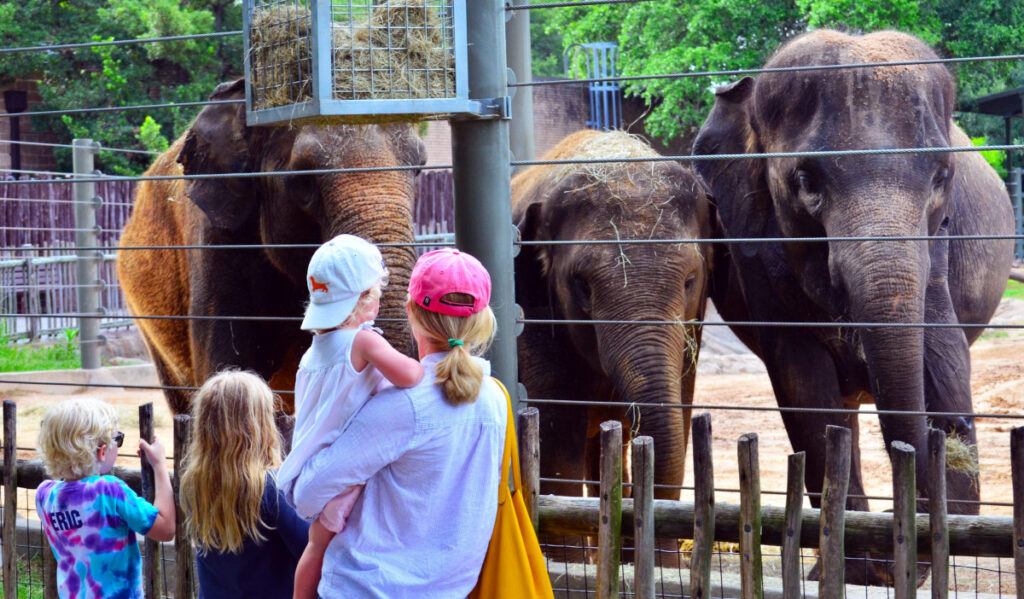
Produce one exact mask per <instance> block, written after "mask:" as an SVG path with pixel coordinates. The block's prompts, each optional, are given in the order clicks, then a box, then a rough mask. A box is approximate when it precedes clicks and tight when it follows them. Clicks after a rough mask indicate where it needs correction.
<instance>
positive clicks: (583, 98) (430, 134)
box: [423, 77, 590, 164]
mask: <svg viewBox="0 0 1024 599" xmlns="http://www.w3.org/2000/svg"><path fill="white" fill-rule="evenodd" d="M535 79H536V80H539V81H543V80H546V79H550V78H549V77H536V78H535ZM589 110H590V109H589V106H588V104H587V88H586V87H585V86H583V85H540V86H536V87H534V88H533V145H534V152H535V153H536V155H537V156H538V157H540V156H543V155H544V153H545V152H547V151H548V150H550V149H551V148H553V147H554V146H555V144H557V143H558V142H560V141H562V139H563V138H564V137H565V136H566V135H569V134H570V133H573V132H576V131H579V130H580V129H582V128H584V127H585V126H586V122H587V112H588V111H589ZM513 118H515V115H513ZM423 143H424V144H426V146H427V164H451V163H452V137H451V128H450V127H449V126H448V122H447V121H431V122H430V125H429V126H428V128H427V135H426V137H424V138H423Z"/></svg>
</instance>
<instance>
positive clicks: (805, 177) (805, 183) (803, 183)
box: [796, 170, 817, 193]
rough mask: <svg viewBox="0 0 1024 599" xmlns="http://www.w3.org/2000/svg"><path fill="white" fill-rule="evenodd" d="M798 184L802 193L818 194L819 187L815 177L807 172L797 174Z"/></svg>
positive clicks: (801, 171)
mask: <svg viewBox="0 0 1024 599" xmlns="http://www.w3.org/2000/svg"><path fill="white" fill-rule="evenodd" d="M796 182H797V185H799V186H800V191H802V192H804V193H816V192H817V187H816V185H815V181H814V177H812V176H811V173H809V172H807V171H803V170H800V171H797V172H796Z"/></svg>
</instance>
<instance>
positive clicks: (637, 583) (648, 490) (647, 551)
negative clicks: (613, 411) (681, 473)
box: [630, 436, 654, 599]
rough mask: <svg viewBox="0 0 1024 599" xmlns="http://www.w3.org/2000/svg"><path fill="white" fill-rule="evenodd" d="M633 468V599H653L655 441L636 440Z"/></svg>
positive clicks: (633, 445)
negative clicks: (634, 598)
mask: <svg viewBox="0 0 1024 599" xmlns="http://www.w3.org/2000/svg"><path fill="white" fill-rule="evenodd" d="M630 445H631V446H632V451H631V452H630V466H631V473H632V476H631V477H630V478H631V479H632V481H633V507H634V508H635V510H634V518H633V543H634V556H635V557H634V565H633V581H634V582H633V585H634V589H633V591H634V597H636V598H637V599H654V511H653V508H654V503H653V502H654V439H653V438H652V437H646V436H643V437H637V438H635V439H633V441H632V443H630Z"/></svg>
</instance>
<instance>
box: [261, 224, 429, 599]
mask: <svg viewBox="0 0 1024 599" xmlns="http://www.w3.org/2000/svg"><path fill="white" fill-rule="evenodd" d="M306 282H307V287H308V288H309V305H308V306H307V308H306V316H305V318H303V320H302V328H303V329H304V330H309V331H312V332H313V344H312V345H311V346H310V348H309V350H307V351H306V353H305V354H304V355H303V356H302V360H301V361H300V362H299V371H298V373H297V375H296V378H295V433H294V437H293V440H292V450H291V453H289V454H288V457H287V458H286V459H285V461H284V463H283V464H282V465H281V469H280V471H279V472H278V478H277V486H278V488H279V489H280V490H281V491H283V492H284V494H285V497H287V498H288V500H289V502H291V503H292V504H293V505H294V496H293V490H294V485H295V479H296V478H298V476H299V474H300V473H301V472H302V469H303V467H304V466H305V465H306V464H307V463H308V462H309V460H311V459H312V458H313V457H314V456H315V455H316V454H317V453H318V452H319V451H320V450H322V449H324V448H326V447H328V446H330V444H331V443H333V442H334V440H335V439H337V438H338V435H340V434H341V431H342V430H344V428H345V426H346V424H347V423H348V421H349V420H350V418H351V417H352V415H353V414H355V413H356V412H357V411H358V410H359V408H360V407H362V405H363V404H364V403H366V401H367V400H368V399H369V398H370V397H371V396H372V395H373V394H374V392H375V390H376V388H377V387H378V385H380V384H381V383H382V382H383V380H384V379H386V380H387V381H389V382H390V383H391V384H393V385H395V386H397V387H412V386H414V385H416V383H418V382H420V379H421V378H423V366H422V365H421V364H420V363H419V362H418V361H416V360H414V359H413V358H410V357H408V356H406V355H404V354H402V353H400V352H399V351H397V350H396V349H394V348H393V347H391V345H390V344H388V342H387V341H386V340H385V339H384V337H382V336H381V335H380V331H379V330H378V329H374V328H373V319H374V318H376V317H377V311H378V310H379V308H380V295H381V289H382V288H383V287H384V285H386V284H387V269H386V268H385V267H384V260H383V258H382V257H381V254H380V250H378V249H377V248H376V247H375V246H374V245H373V244H371V243H369V242H368V241H366V240H364V239H362V238H360V237H356V236H354V235H339V236H337V237H335V238H334V239H332V240H330V241H328V242H327V243H325V244H323V245H322V246H320V247H319V248H318V249H317V250H316V252H315V253H314V254H313V258H312V259H311V260H310V261H309V268H308V269H307V272H306ZM361 490H362V485H357V486H353V487H349V488H347V489H345V491H343V492H342V493H341V494H339V495H338V496H337V497H335V498H334V499H332V500H331V501H330V502H328V503H327V506H326V507H325V508H324V510H323V512H322V513H321V514H320V516H319V517H318V518H317V520H316V521H314V522H313V524H312V526H310V528H309V544H308V545H306V550H305V551H304V552H303V554H302V557H301V558H300V559H299V564H298V567H297V568H296V570H295V598H296V599H305V598H315V597H316V596H317V584H318V583H319V581H320V569H321V565H322V563H323V558H324V553H325V552H326V551H327V545H328V543H330V541H331V539H332V538H333V537H334V535H335V534H337V533H339V532H341V530H342V529H343V528H344V527H345V519H346V518H347V517H348V515H349V513H350V512H351V511H352V507H353V506H354V505H355V502H356V499H357V498H358V497H359V493H360V491H361Z"/></svg>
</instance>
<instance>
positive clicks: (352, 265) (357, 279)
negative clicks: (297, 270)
mask: <svg viewBox="0 0 1024 599" xmlns="http://www.w3.org/2000/svg"><path fill="white" fill-rule="evenodd" d="M387 274H388V271H387V269H386V268H385V267H384V258H383V257H382V256H381V255H380V250H378V249H377V247H376V246H374V245H373V244H372V243H370V242H368V241H366V240H365V239H363V238H361V237H356V236H355V235H338V236H337V237H335V238H334V239H332V240H330V241H328V242H327V243H325V244H323V245H322V246H320V247H319V248H317V250H316V252H314V253H313V258H312V259H311V260H310V261H309V268H308V269H306V287H307V288H308V289H309V305H308V306H306V317H305V318H303V319H302V329H303V330H307V331H308V330H316V329H330V328H333V327H336V326H338V325H340V324H341V323H343V322H344V321H345V319H346V318H348V317H349V315H350V314H352V309H353V308H355V306H356V302H357V301H358V300H359V296H360V295H362V293H363V292H364V291H366V290H367V289H370V288H371V287H373V286H374V285H375V284H377V283H378V282H379V281H380V280H381V279H383V278H384V277H386V276H387Z"/></svg>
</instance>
